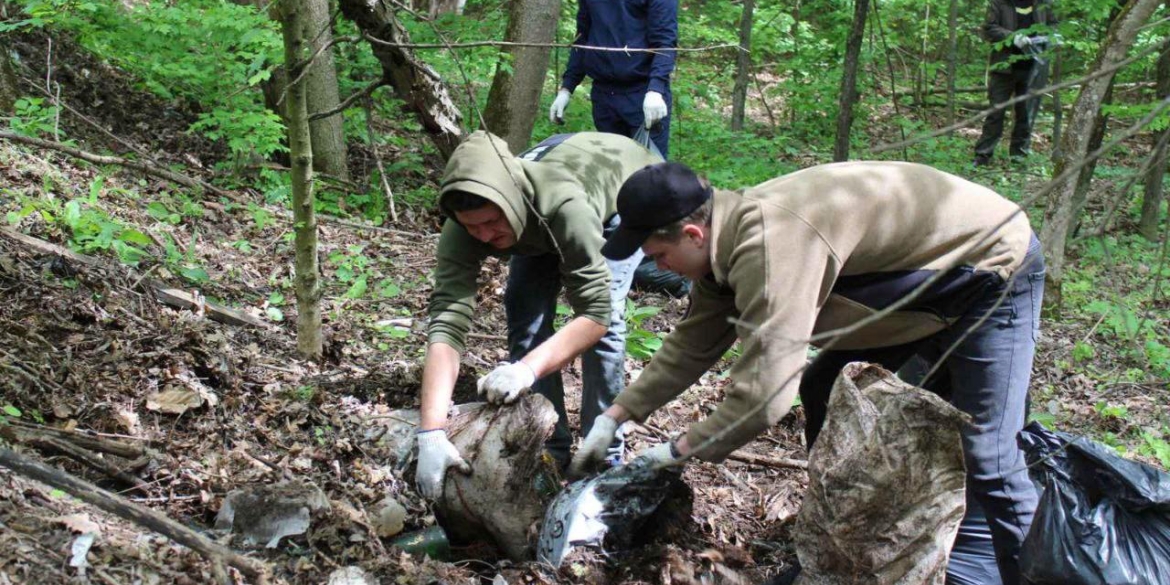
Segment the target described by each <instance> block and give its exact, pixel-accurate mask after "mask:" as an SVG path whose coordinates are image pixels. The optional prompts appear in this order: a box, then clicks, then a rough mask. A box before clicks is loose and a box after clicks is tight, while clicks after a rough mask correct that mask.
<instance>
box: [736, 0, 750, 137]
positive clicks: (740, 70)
mask: <svg viewBox="0 0 1170 585" xmlns="http://www.w3.org/2000/svg"><path fill="white" fill-rule="evenodd" d="M755 9H756V2H755V0H743V14H742V15H741V16H740V18H739V51H738V52H736V54H735V88H734V89H733V90H732V92H731V129H732V130H733V131H736V132H738V131H740V130H743V119H744V110H745V109H746V108H747V89H748V81H749V75H751V68H752V54H751V50H752V20H753V16H754V13H755Z"/></svg>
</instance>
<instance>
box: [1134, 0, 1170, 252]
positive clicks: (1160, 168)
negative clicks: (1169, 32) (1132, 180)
mask: <svg viewBox="0 0 1170 585" xmlns="http://www.w3.org/2000/svg"><path fill="white" fill-rule="evenodd" d="M1166 7H1167V8H1168V9H1170V0H1166ZM1156 93H1157V95H1158V99H1159V100H1164V99H1166V98H1167V97H1170V44H1167V45H1166V46H1165V47H1163V48H1162V56H1161V57H1159V58H1158V88H1157V92H1156ZM1166 134H1170V127H1168V128H1163V129H1162V132H1161V133H1159V136H1158V141H1157V142H1155V144H1157V143H1159V142H1160V143H1162V144H1161V147H1159V148H1157V149H1156V150H1155V152H1154V153H1153V154H1152V155H1151V156H1152V158H1153V160H1151V161H1150V168H1149V169H1148V170H1147V171H1146V181H1145V192H1144V193H1143V196H1142V217H1141V219H1140V220H1138V232H1139V233H1141V235H1142V237H1144V238H1145V239H1147V240H1150V241H1151V242H1153V241H1157V239H1158V216H1159V215H1161V210H1162V197H1163V195H1162V187H1163V181H1164V180H1165V176H1166V163H1167V156H1166V144H1165V140H1163V139H1162V136H1165V135H1166Z"/></svg>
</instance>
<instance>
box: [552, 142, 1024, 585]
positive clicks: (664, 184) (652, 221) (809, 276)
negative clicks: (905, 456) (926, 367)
mask: <svg viewBox="0 0 1170 585" xmlns="http://www.w3.org/2000/svg"><path fill="white" fill-rule="evenodd" d="M617 208H618V213H619V214H620V215H621V216H622V217H623V218H624V221H623V223H622V225H621V226H620V227H619V228H618V230H617V231H616V232H615V233H614V234H613V235H612V236H611V237H610V238H609V240H608V241H607V243H606V246H605V248H603V250H602V253H603V254H604V255H605V256H606V257H608V258H624V257H626V256H629V255H631V254H635V253H637V252H638V251H639V248H641V251H643V252H644V253H645V254H646V255H648V256H652V257H653V258H654V259H655V260H656V261H657V262H658V264H659V266H660V267H663V268H666V269H669V270H672V271H675V272H678V273H680V274H683V275H685V276H688V277H690V278H691V279H693V280H694V282H695V287H694V290H693V292H692V294H691V308H690V311H689V313H688V314H687V316H686V317H685V318H684V319H683V320H682V321H681V322H680V323H679V324H678V326H677V327H676V328H675V330H674V331H673V332H672V333H671V334H670V335H669V336H668V337H667V338H666V340H665V342H664V343H663V346H662V348H661V349H660V350H659V351H658V353H657V354H655V356H654V358H653V359H652V360H651V361H650V363H649V364H648V365H647V367H646V368H645V370H644V371H643V372H642V374H641V376H639V377H638V379H637V380H636V381H635V382H633V383H632V384H630V386H629V387H627V388H626V389H625V390H624V391H623V392H622V393H621V394H620V395H619V396H618V397H617V398H616V399H615V400H614V405H613V406H611V407H610V408H609V409H607V410H606V411H605V413H603V414H602V415H600V416H599V417H598V420H597V421H596V422H595V423H594V425H593V427H592V429H593V430H592V431H591V432H590V433H589V435H588V436H587V437H586V439H585V440H584V442H583V443H582V446H581V448H580V449H579V450H578V452H577V455H576V456H575V457H574V460H573V466H572V468H573V471H575V472H578V473H580V472H582V471H584V470H585V469H587V468H588V466H589V465H590V464H591V463H592V462H593V461H594V460H596V459H598V458H600V457H602V456H603V455H604V452H605V451H604V447H605V446H606V445H608V444H609V441H610V436H607V435H606V431H607V430H608V429H611V428H615V427H616V426H617V425H618V424H620V423H622V422H624V421H625V420H628V419H631V418H632V419H636V420H644V419H645V418H646V417H648V416H649V415H650V414H651V413H652V412H653V411H654V410H655V409H657V408H659V407H660V406H662V405H663V404H665V403H667V402H668V401H670V400H671V399H673V398H674V397H676V396H678V395H679V394H680V393H682V392H683V391H684V390H686V389H687V388H688V387H689V386H690V385H691V384H693V383H694V382H695V381H696V380H698V379H699V377H700V376H701V375H702V374H703V373H704V372H706V371H707V369H708V368H710V366H711V365H713V364H714V363H715V362H716V361H717V360H718V359H719V358H720V357H721V356H722V355H723V354H724V352H726V351H727V350H728V349H729V348H730V347H731V346H732V344H733V343H734V342H735V340H736V339H737V338H738V339H740V341H741V343H742V350H743V351H742V356H741V357H740V359H739V360H738V362H737V363H736V364H735V365H734V367H733V368H732V370H731V380H732V381H731V383H730V384H729V385H728V386H727V388H726V389H725V396H724V399H723V401H722V403H721V404H719V406H718V407H717V408H716V409H715V410H714V411H712V412H711V413H710V415H709V416H708V417H707V418H706V419H704V420H701V421H699V422H697V423H695V424H693V425H691V427H690V428H689V429H687V431H686V433H685V434H683V435H681V436H680V437H679V438H678V439H677V440H675V441H671V442H669V443H664V444H662V445H658V446H656V447H653V448H651V449H649V450H648V452H646V453H645V454H646V455H648V456H650V457H653V458H655V459H657V460H659V461H661V462H663V463H673V462H679V461H682V460H684V459H686V458H687V457H691V456H693V457H698V458H700V459H703V460H707V461H714V462H718V461H722V460H723V459H724V458H726V457H727V455H728V454H730V453H731V452H732V451H734V450H735V449H737V448H739V447H740V446H742V445H744V444H745V443H747V442H749V441H751V440H753V439H754V438H755V437H756V436H758V435H759V434H761V433H763V432H764V431H766V430H767V429H768V427H770V426H771V425H773V424H774V423H776V422H777V421H778V420H780V418H782V417H783V416H784V415H785V414H787V412H788V410H789V408H790V406H791V404H792V402H793V399H794V398H795V397H796V394H797V392H798V391H799V392H800V395H801V398H802V403H803V405H804V408H805V409H806V418H807V420H808V428H807V431H806V436H807V438H808V443H809V446H810V447H811V445H812V443H813V441H815V439H816V435H817V432H818V431H819V430H820V426H821V424H822V423H823V422H824V416H825V405H826V403H827V402H828V396H829V391H830V389H831V387H832V383H833V381H834V379H835V378H836V376H837V374H838V372H839V371H840V370H841V368H842V367H844V365H845V364H846V363H848V362H851V361H871V362H877V363H880V364H882V365H883V366H885V367H887V368H888V369H892V370H896V369H897V368H898V367H899V366H901V365H902V363H904V362H905V361H906V360H908V359H909V358H910V357H912V356H914V355H916V354H917V355H919V356H922V357H924V358H925V359H926V360H927V361H940V360H942V364H941V365H940V373H939V377H940V378H941V379H942V381H945V382H949V386H950V388H949V389H948V391H947V393H948V398H949V399H950V400H951V402H952V403H953V404H955V405H956V406H957V407H958V408H960V409H961V410H963V411H964V412H967V413H968V414H970V415H971V416H972V417H973V420H974V422H973V424H972V425H970V426H969V427H968V428H966V429H965V430H964V432H963V446H964V453H965V459H966V464H967V469H968V492H969V494H970V498H969V499H970V500H972V501H973V503H974V504H975V505H974V506H972V507H971V510H969V512H968V516H967V517H966V518H965V519H964V523H963V526H962V527H961V528H960V534H959V537H958V538H957V539H956V544H955V547H954V550H953V551H952V557H951V559H952V560H951V563H950V565H949V567H948V582H949V583H980V584H986V583H999V582H1003V583H1008V584H1015V583H1018V581H1019V574H1018V573H1019V570H1018V563H1017V559H1018V555H1019V549H1020V544H1021V543H1022V541H1023V538H1024V536H1025V534H1026V533H1027V531H1028V527H1029V525H1030V524H1031V520H1032V515H1033V512H1034V510H1035V506H1036V500H1037V496H1036V493H1035V491H1034V488H1033V487H1032V484H1031V482H1030V481H1029V480H1028V476H1027V473H1026V469H1025V466H1024V459H1023V456H1022V454H1021V452H1020V450H1019V448H1018V447H1017V446H1016V442H1015V436H1016V433H1017V432H1018V431H1019V430H1020V429H1021V428H1022V427H1023V425H1024V422H1025V420H1024V418H1025V408H1026V403H1027V389H1028V382H1029V377H1030V374H1031V364H1032V359H1033V355H1034V352H1035V336H1036V332H1037V331H1038V327H1039V306H1040V301H1041V296H1042V294H1043V283H1044V261H1043V256H1042V254H1041V253H1040V249H1039V243H1038V241H1037V240H1036V238H1035V236H1034V234H1033V233H1032V229H1031V227H1030V226H1029V224H1028V219H1027V217H1026V216H1025V215H1024V214H1023V212H1022V211H1021V210H1020V208H1019V207H1018V206H1017V205H1016V204H1014V203H1012V202H1010V201H1008V200H1007V199H1004V198H1003V197H1001V196H999V195H997V194H996V193H994V192H992V191H990V190H988V189H986V188H984V187H981V186H979V185H976V184H974V183H970V182H968V181H966V180H963V179H961V178H959V177H955V176H952V175H949V174H946V173H943V172H941V171H937V170H935V169H932V168H930V167H926V166H922V165H917V164H909V163H899V162H852V163H839V164H829V165H821V166H817V167H813V168H809V169H805V170H803V171H799V172H796V173H792V174H790V175H785V176H783V177H779V178H777V179H773V180H771V181H768V182H766V183H763V184H761V185H758V186H756V187H753V188H749V189H745V190H743V191H739V192H729V191H718V190H713V189H711V187H710V186H709V185H707V184H706V182H705V181H704V180H702V179H700V178H699V177H697V176H696V175H695V174H694V173H693V172H692V171H691V170H690V169H688V168H687V167H686V166H685V165H681V164H678V163H660V164H654V165H650V166H647V167H645V168H643V169H642V170H640V171H638V172H636V173H634V174H633V175H631V176H630V178H629V179H628V180H627V181H626V182H625V183H624V184H623V186H622V189H621V191H620V192H619V194H618V200H617ZM891 307H893V308H895V310H893V311H891V312H889V313H888V314H885V315H883V316H882V317H880V318H877V319H873V317H875V315H877V314H878V313H879V312H880V311H882V310H885V309H890V308H891ZM810 343H811V344H813V345H816V346H819V347H820V348H821V351H820V353H819V354H818V356H817V358H816V359H815V360H814V361H813V363H812V364H811V365H809V366H808V367H807V368H806V367H805V362H806V355H807V354H806V348H807V346H808V345H809V344H810ZM952 346H953V350H952V351H948V350H949V349H951V348H952ZM931 385H932V386H934V385H935V384H931ZM983 513H986V518H984V517H983Z"/></svg>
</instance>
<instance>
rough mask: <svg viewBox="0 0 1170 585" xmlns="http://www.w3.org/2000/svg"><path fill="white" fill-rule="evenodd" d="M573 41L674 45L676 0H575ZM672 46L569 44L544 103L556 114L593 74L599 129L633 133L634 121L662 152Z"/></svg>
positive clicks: (667, 133) (664, 150) (667, 137)
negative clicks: (555, 86)
mask: <svg viewBox="0 0 1170 585" xmlns="http://www.w3.org/2000/svg"><path fill="white" fill-rule="evenodd" d="M573 44H575V45H582V46H586V47H612V48H630V49H674V48H676V47H677V46H678V0H580V3H579V6H578V8H577V38H576V40H575V41H574V43H573ZM672 71H674V51H663V52H624V51H597V50H590V49H579V48H574V49H572V50H571V51H570V52H569V64H568V66H567V67H566V68H565V75H564V77H563V78H562V80H561V90H560V91H558V92H557V97H556V99H555V100H553V104H552V108H550V109H549V119H550V120H551V121H552V122H553V123H557V122H558V121H560V120H562V119H563V118H564V115H565V107H566V106H568V104H569V96H571V95H572V94H573V90H574V89H576V88H577V85H579V84H580V83H581V81H582V80H583V79H584V78H585V76H586V75H588V76H589V77H590V79H592V80H593V91H592V92H591V94H590V97H591V98H592V100H593V125H594V126H596V127H597V130H599V131H601V132H612V133H614V134H621V135H624V136H629V137H631V138H633V137H634V134H635V132H637V130H638V128H639V127H642V126H645V127H646V128H647V129H649V130H650V139H651V140H652V141H653V142H654V146H656V147H657V148H658V151H659V153H661V154H662V156H663V158H666V156H667V155H668V154H669V152H668V151H669V142H670V106H669V104H670V74H671V72H672Z"/></svg>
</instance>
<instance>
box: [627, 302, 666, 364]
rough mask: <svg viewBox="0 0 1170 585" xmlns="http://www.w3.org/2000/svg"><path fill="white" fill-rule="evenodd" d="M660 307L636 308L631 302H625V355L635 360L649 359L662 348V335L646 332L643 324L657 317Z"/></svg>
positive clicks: (663, 335)
mask: <svg viewBox="0 0 1170 585" xmlns="http://www.w3.org/2000/svg"><path fill="white" fill-rule="evenodd" d="M661 310H662V308H661V307H653V306H643V307H637V306H635V305H634V302H633V301H630V300H626V326H627V329H626V353H628V354H629V355H630V356H632V357H634V358H637V359H642V360H646V359H650V356H652V355H654V352H656V351H658V349H659V348H661V347H662V339H663V338H664V337H665V334H663V333H655V332H653V331H648V330H647V329H645V328H644V327H643V322H644V321H645V320H646V319H648V318H650V317H653V316H654V315H657V314H658V313H659V312H660V311H661Z"/></svg>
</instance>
